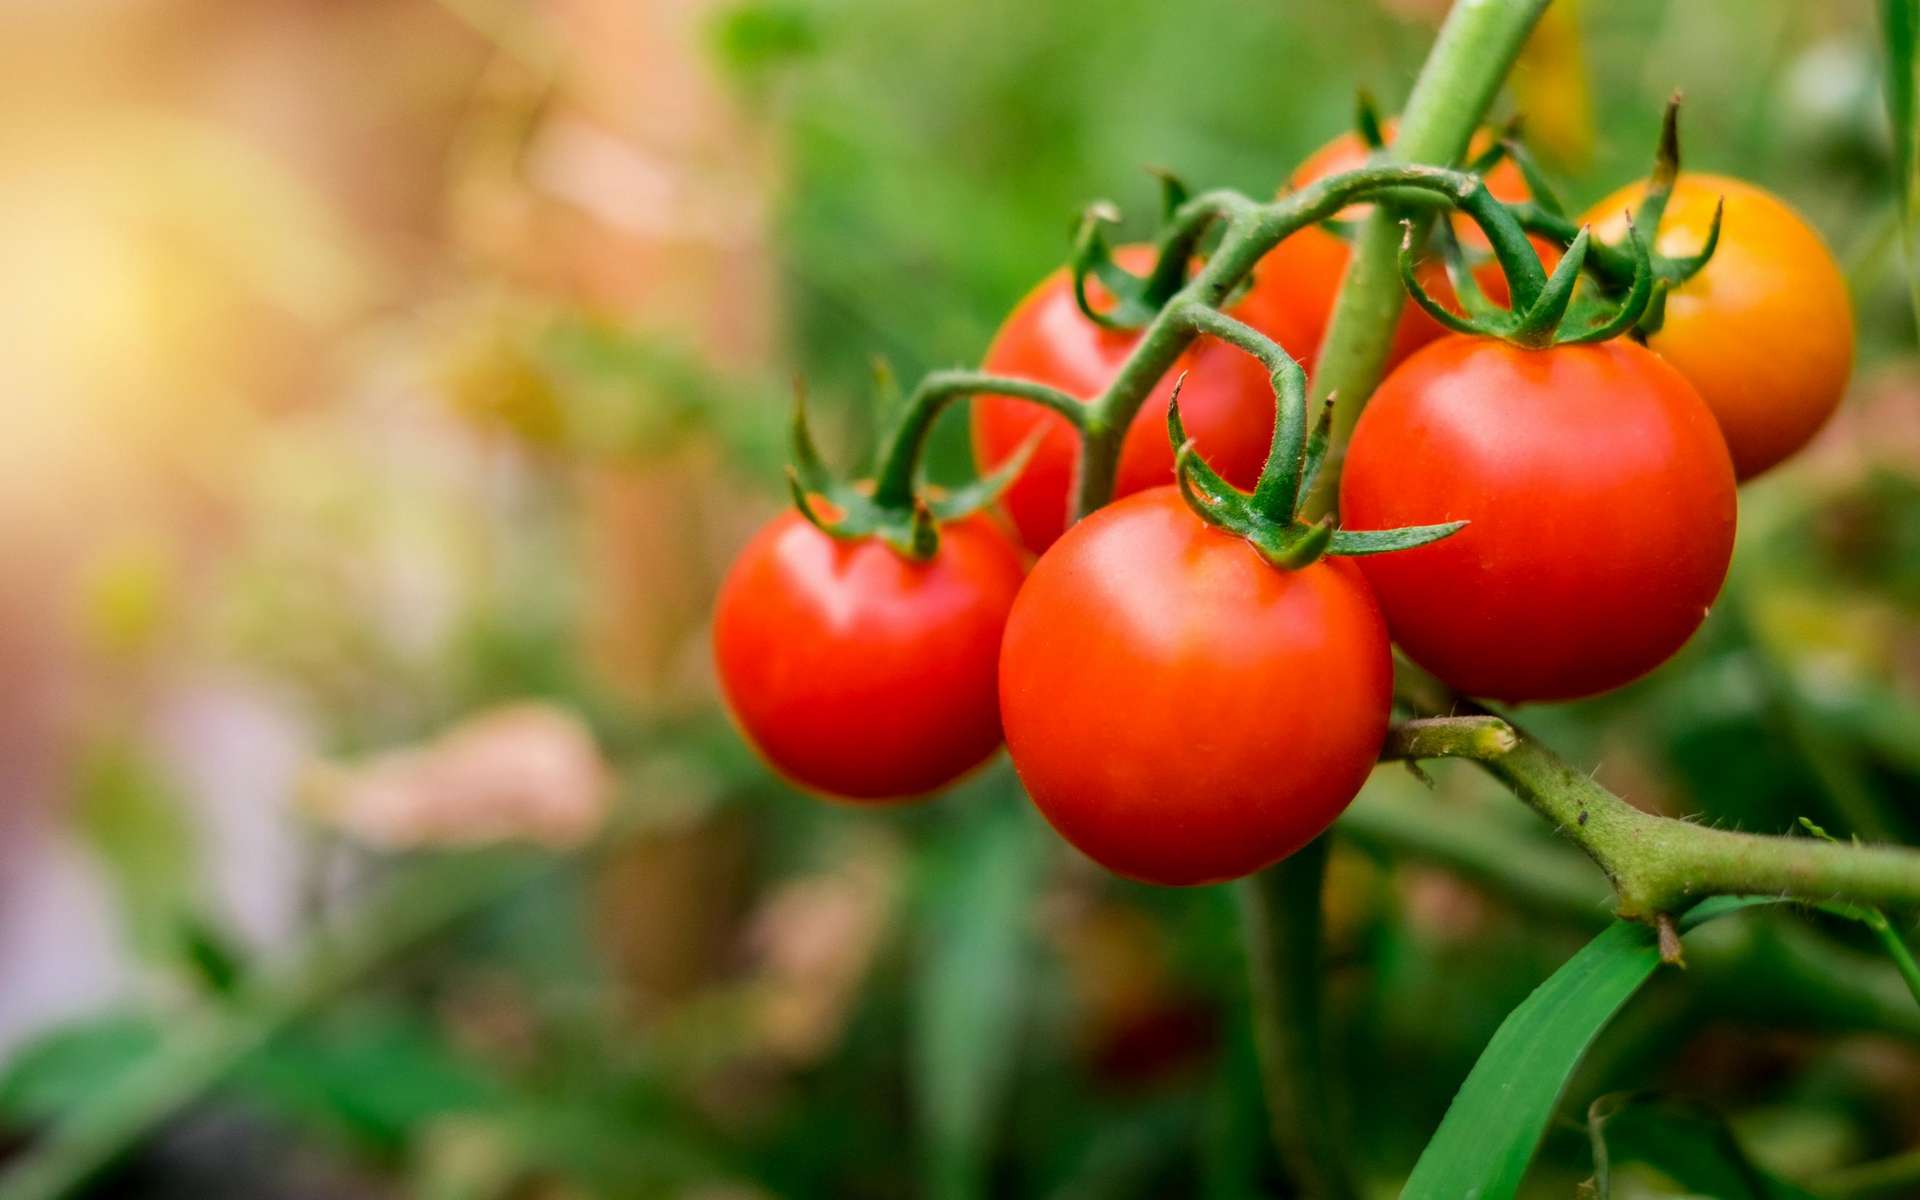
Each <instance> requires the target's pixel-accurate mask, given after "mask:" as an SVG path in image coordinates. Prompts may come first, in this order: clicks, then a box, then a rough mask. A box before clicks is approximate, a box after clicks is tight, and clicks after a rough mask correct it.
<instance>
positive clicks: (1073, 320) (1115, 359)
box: [973, 246, 1308, 553]
mask: <svg viewBox="0 0 1920 1200" xmlns="http://www.w3.org/2000/svg"><path fill="white" fill-rule="evenodd" d="M1153 254H1154V251H1153V248H1152V247H1150V246H1122V247H1120V248H1119V249H1118V250H1117V251H1115V254H1114V257H1115V259H1116V260H1117V261H1118V262H1119V263H1120V264H1121V265H1122V266H1124V267H1126V268H1127V269H1128V270H1131V271H1135V272H1139V273H1144V272H1146V271H1147V270H1149V269H1150V268H1151V267H1152V265H1153ZM1096 302H1097V298H1096ZM1236 315H1238V316H1240V317H1241V319H1243V320H1245V321H1247V323H1248V324H1250V325H1253V326H1254V327H1255V328H1256V329H1259V330H1260V331H1261V332H1263V333H1265V334H1266V335H1267V336H1269V337H1271V338H1273V339H1274V340H1275V341H1277V342H1279V343H1280V344H1281V345H1282V346H1284V347H1286V348H1287V349H1288V350H1289V351H1291V352H1293V353H1296V354H1298V353H1301V352H1302V351H1301V349H1300V348H1301V347H1304V346H1306V345H1307V344H1308V343H1307V341H1306V340H1305V339H1304V338H1303V337H1302V335H1301V334H1300V333H1299V332H1298V331H1297V330H1295V329H1294V328H1293V327H1292V326H1291V325H1290V324H1289V323H1288V318H1287V317H1286V316H1285V315H1284V314H1277V315H1276V314H1271V313H1268V312H1266V311H1265V310H1260V311H1253V310H1247V311H1239V310H1236ZM1139 340H1140V335H1139V333H1138V332H1137V331H1117V330H1111V329H1104V328H1102V327H1101V326H1099V325H1097V324H1095V323H1094V322H1092V321H1090V320H1088V319H1087V317H1086V314H1085V313H1082V312H1081V311H1080V309H1079V306H1078V305H1076V304H1075V303H1074V298H1073V281H1072V278H1071V277H1070V276H1069V275H1068V273H1067V272H1066V271H1065V270H1064V269H1063V270H1060V271H1056V272H1054V273H1053V274H1051V275H1049V276H1047V278H1046V279H1045V280H1043V281H1042V282H1041V284H1040V286H1039V287H1037V288H1035V289H1034V290H1033V291H1032V292H1031V293H1029V294H1028V296H1027V298H1026V299H1024V300H1022V301H1021V302H1020V304H1019V306H1018V307H1017V308H1015V309H1014V310H1013V314H1012V315H1011V316H1009V317H1008V318H1007V320H1006V323H1005V324H1004V325H1002V326H1001V327H1000V332H999V333H998V334H996V335H995V337H994V340H993V345H992V346H991V347H990V348H989V349H988V350H987V357H986V363H985V369H986V370H988V371H991V372H994V373H996V374H1001V375H1015V376H1019V377H1021V378H1025V379H1033V380H1038V381H1039V382H1041V383H1046V384H1051V385H1053V386H1054V387H1057V388H1060V389H1062V390H1063V391H1067V392H1070V393H1072V394H1073V395H1075V396H1079V397H1081V398H1082V399H1084V400H1089V401H1090V400H1092V399H1094V398H1095V397H1097V396H1098V395H1099V394H1100V393H1101V392H1102V391H1103V390H1104V389H1105V388H1106V386H1107V384H1108V383H1110V382H1112V380H1113V377H1114V375H1115V374H1117V373H1118V372H1119V370H1120V366H1121V364H1122V363H1124V362H1125V361H1126V359H1127V355H1128V354H1130V353H1132V351H1133V347H1134V344H1135V343H1136V342H1138V341H1139ZM1183 371H1184V372H1186V376H1187V379H1186V384H1185V385H1184V386H1183V387H1182V389H1181V391H1180V413H1181V416H1182V417H1184V418H1185V420H1186V425H1187V430H1188V431H1189V432H1190V433H1191V434H1192V435H1193V439H1194V442H1195V446H1196V448H1197V449H1198V450H1199V452H1200V456H1201V457H1202V458H1204V459H1205V460H1206V461H1207V462H1208V463H1209V464H1211V465H1212V466H1213V468H1214V469H1215V470H1216V471H1219V472H1220V473H1221V474H1222V475H1225V476H1226V477H1227V478H1228V479H1229V480H1232V481H1233V482H1234V483H1236V484H1238V485H1240V486H1242V487H1249V488H1250V487H1252V486H1253V484H1254V481H1255V479H1257V478H1258V477H1259V474H1260V465H1261V463H1262V462H1264V461H1265V460H1266V455H1267V448H1268V445H1269V443H1270V442H1271V441H1272V440H1273V386H1272V384H1271V383H1269V382H1268V380H1267V373H1266V370H1265V368H1263V367H1262V366H1261V365H1260V364H1259V363H1258V362H1256V361H1254V360H1253V358H1251V357H1250V356H1248V355H1247V354H1245V353H1243V352H1242V351H1239V350H1236V349H1234V348H1233V347H1231V346H1228V345H1226V344H1225V343H1223V342H1219V341H1215V340H1214V339H1213V338H1201V339H1200V340H1199V341H1198V342H1196V343H1194V345H1193V347H1192V348H1191V349H1189V350H1188V351H1187V352H1186V353H1185V354H1184V355H1182V356H1181V358H1180V361H1179V362H1178V363H1176V364H1175V366H1174V368H1173V369H1172V370H1171V371H1169V372H1168V373H1167V375H1166V377H1165V378H1163V379H1162V380H1161V381H1160V384H1159V386H1158V387H1156V388H1155V389H1154V391H1153V394H1152V395H1151V396H1149V397H1148V398H1147V401H1146V403H1144V404H1142V405H1141V406H1140V411H1139V412H1138V413H1137V414H1135V416H1134V420H1133V423H1132V425H1130V426H1129V427H1128V429H1127V436H1126V439H1125V441H1124V442H1123V443H1122V445H1121V451H1120V466H1119V472H1118V474H1117V476H1116V479H1115V486H1114V495H1115V496H1125V495H1130V494H1131V493H1133V492H1137V491H1140V490H1141V489H1143V488H1149V487H1154V486H1157V485H1159V484H1163V483H1171V482H1172V481H1173V448H1172V447H1171V446H1170V445H1168V443H1167V399H1168V397H1169V396H1171V395H1172V392H1173V381H1174V380H1175V379H1176V378H1178V377H1179V375H1180V374H1181V372H1183ZM1043 424H1044V425H1045V426H1046V427H1047V430H1048V432H1047V433H1046V435H1045V437H1044V438H1043V439H1042V441H1041V443H1040V445H1039V447H1038V448H1037V449H1036V450H1035V452H1034V455H1033V458H1032V459H1031V460H1030V461H1029V462H1028V464H1027V468H1026V470H1024V471H1023V472H1021V474H1020V478H1018V479H1017V480H1015V481H1014V483H1013V486H1012V487H1010V488H1008V489H1007V490H1006V492H1005V493H1004V494H1003V495H1002V497H1001V505H1002V507H1004V508H1005V510H1006V512H1007V515H1008V516H1009V517H1011V518H1012V520H1013V524H1014V527H1015V528H1016V529H1017V530H1018V531H1019V533H1020V539H1021V541H1023V542H1025V543H1026V545H1027V547H1028V548H1029V549H1031V550H1033V551H1034V552H1035V553H1039V552H1040V551H1042V550H1045V549H1046V548H1047V547H1048V546H1050V545H1052V544H1053V540H1054V539H1055V538H1057V537H1059V536H1060V533H1061V531H1062V530H1063V529H1065V528H1066V523H1067V507H1068V503H1069V500H1070V498H1071V490H1072V487H1073V474H1074V467H1075V464H1076V463H1077V462H1078V461H1079V457H1080V443H1079V440H1078V438H1077V436H1076V435H1075V433H1074V431H1073V429H1072V428H1071V427H1070V426H1069V425H1068V424H1067V422H1066V420H1065V419H1063V418H1062V417H1060V416H1058V415H1057V414H1055V413H1051V412H1048V411H1047V410H1045V409H1043V408H1041V407H1039V406H1038V405H1035V404H1030V403H1028V402H1026V401H1024V400H1015V399H1013V398H1011V397H1007V396H980V397H976V398H975V400H974V402H973V453H974V459H975V461H976V463H977V464H978V466H979V468H980V472H981V473H982V474H986V473H987V472H989V471H991V470H992V469H993V468H994V467H996V466H998V465H999V464H1000V463H1002V462H1004V461H1005V460H1006V459H1007V458H1008V457H1010V456H1011V455H1012V454H1013V453H1014V452H1015V451H1017V450H1018V449H1020V447H1021V446H1022V445H1024V444H1025V443H1026V441H1027V439H1028V438H1029V437H1031V436H1032V435H1033V430H1034V429H1035V427H1037V426H1040V425H1043Z"/></svg>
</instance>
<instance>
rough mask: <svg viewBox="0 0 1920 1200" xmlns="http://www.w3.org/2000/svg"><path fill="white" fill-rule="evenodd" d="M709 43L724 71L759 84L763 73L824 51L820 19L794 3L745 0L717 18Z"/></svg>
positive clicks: (719, 14)
mask: <svg viewBox="0 0 1920 1200" xmlns="http://www.w3.org/2000/svg"><path fill="white" fill-rule="evenodd" d="M709 39H710V44H711V45H712V47H713V52H714V54H715V56H716V57H718V58H719V60H720V65H721V66H722V67H724V68H726V69H727V70H728V71H729V72H732V73H733V74H735V75H738V76H741V77H743V78H744V79H745V80H746V81H748V82H749V83H757V82H758V80H757V79H756V76H758V75H760V74H761V73H763V72H765V71H767V70H769V69H772V68H777V67H780V66H783V65H785V64H787V63H791V62H793V61H795V60H796V59H802V58H806V57H807V56H809V55H811V54H812V53H814V51H816V50H818V49H819V48H820V27H819V18H818V16H817V15H816V14H815V12H814V10H812V9H811V8H809V7H808V6H807V5H804V4H798V3H794V2H793V0H744V2H743V3H738V4H733V5H730V6H728V7H727V8H724V9H722V10H721V11H720V12H719V13H717V14H716V15H715V17H714V20H713V24H712V26H711V29H710V32H709Z"/></svg>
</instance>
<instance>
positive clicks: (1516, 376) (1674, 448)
mask: <svg viewBox="0 0 1920 1200" xmlns="http://www.w3.org/2000/svg"><path fill="white" fill-rule="evenodd" d="M1734 509H1735V500H1734V482H1733V468H1732V464H1731V463H1729V462H1728V459H1727V450H1726V444H1725V443H1724V442H1723V441H1721V439H1720V436H1719V430H1718V429H1717V428H1716V427H1715V426H1714V423H1713V415H1712V414H1711V413H1709V412H1708V411H1707V408H1706V405H1705V404H1703V403H1702V402H1701V400H1700V397H1699V396H1698V394H1696V393H1695V392H1694V390H1693V387H1692V385H1690V384H1688V383H1687V381H1686V379H1685V378H1683V377H1682V376H1681V375H1680V373H1679V372H1678V371H1676V370H1674V369H1673V368H1672V367H1670V366H1668V365H1667V364H1666V363H1665V362H1663V361H1661V359H1660V358H1659V356H1657V355H1655V354H1653V353H1652V352H1651V351H1649V350H1646V349H1645V348H1643V347H1641V346H1638V345H1635V344H1633V343H1632V342H1628V341H1624V340H1622V341H1612V342H1606V343H1602V344H1600V345H1596V346H1558V347H1554V348H1553V349H1549V350H1522V349H1517V348H1515V347H1513V346H1510V345H1507V344H1506V343H1504V342H1498V341H1493V340H1489V339H1484V338H1465V337H1450V338H1447V339H1445V340H1443V341H1439V342H1436V343H1434V344H1433V345H1431V346H1429V347H1427V348H1426V349H1424V350H1422V351H1420V352H1419V353H1418V354H1416V355H1414V356H1413V357H1412V358H1410V359H1408V360H1407V361H1406V362H1405V363H1404V364H1402V365H1401V367H1400V369H1399V370H1397V371H1395V372H1394V373H1393V374H1392V375H1390V376H1388V377H1387V380H1386V382H1385V383H1383V384H1382V385H1381V387H1380V390H1379V391H1378V392H1376V393H1375V394H1374V397H1373V400H1372V402H1371V403H1370V404H1369V405H1368V406H1367V409H1366V411H1365V412H1364V413H1362V414H1361V416H1360V423H1359V425H1358V426H1357V427H1356V428H1355V430H1354V434H1353V440H1352V443H1351V445H1350V446H1349V447H1348V451H1347V462H1346V470H1345V472H1344V474H1343V476H1342V478H1341V484H1340V512H1341V516H1342V519H1343V524H1344V525H1345V527H1346V528H1349V529H1386V528H1390V527H1393V526H1399V525H1416V524H1426V523H1431V522H1438V521H1456V520H1465V521H1468V522H1470V524H1468V525H1467V527H1466V528H1465V529H1462V530H1461V531H1460V532H1458V533H1456V534H1454V535H1453V536H1452V537H1450V538H1447V539H1446V540H1445V541H1441V542H1435V543H1433V544H1432V545H1428V546H1422V547H1419V548H1418V549H1414V550H1404V551H1400V552H1398V553H1395V554H1382V555H1378V556H1375V557H1371V558H1366V559H1363V560H1360V564H1361V570H1362V571H1364V572H1365V573H1366V577H1367V581H1368V582H1369V583H1371V584H1372V585H1373V590H1374V594H1375V595H1376V596H1377V597H1378V598H1379V601H1380V607H1381V609H1382V610H1383V611H1384V612H1385V613H1386V616H1387V625H1388V627H1389V628H1390V629H1392V630H1393V636H1394V640H1395V641H1397V642H1398V643H1399V644H1400V648H1401V649H1402V650H1404V651H1406V653H1407V654H1408V655H1409V656H1411V657H1412V658H1413V660H1414V661H1415V662H1417V663H1419V664H1420V665H1421V666H1423V667H1425V668H1426V669H1427V670H1429V671H1432V672H1433V673H1434V674H1435V675H1438V676H1439V677H1440V678H1441V679H1443V680H1445V681H1446V682H1447V683H1449V684H1451V685H1452V686H1453V687H1455V688H1457V689H1459V690H1460V691H1463V692H1466V693H1468V694H1470V695H1476V696H1488V697H1493V698H1496V699H1501V700H1559V699H1567V698H1570V697H1574V696H1585V695H1590V694H1592V693H1594V692H1602V691H1606V690H1607V689H1609V688H1613V687H1618V686H1619V685H1621V684H1623V683H1626V682H1628V681H1629V680H1631V679H1635V678H1637V677H1638V676H1640V675H1642V674H1644V673H1646V672H1647V671H1650V670H1652V669H1653V668H1654V667H1656V666H1658V665H1660V663H1662V662H1664V661H1665V660H1666V659H1667V658H1668V657H1669V656H1670V655H1672V654H1673V652H1674V651H1676V650H1678V649H1679V648H1680V646H1681V645H1682V643H1684V642H1685V641H1686V640H1687V638H1688V637H1689V636H1691V635H1692V633H1693V631H1694V629H1695V628H1697V627H1698V626H1699V624H1700V622H1701V620H1702V619H1704V617H1705V616H1706V611H1707V606H1708V605H1709V604H1711V603H1713V599H1714V597H1715V596H1716V595H1718V594H1719V591H1720V584H1721V582H1722V580H1723V579H1725V577H1726V573H1727V562H1728V559H1729V558H1730V557H1731V555H1732V553H1733V531H1734Z"/></svg>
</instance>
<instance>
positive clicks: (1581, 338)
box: [1400, 222, 1654, 349]
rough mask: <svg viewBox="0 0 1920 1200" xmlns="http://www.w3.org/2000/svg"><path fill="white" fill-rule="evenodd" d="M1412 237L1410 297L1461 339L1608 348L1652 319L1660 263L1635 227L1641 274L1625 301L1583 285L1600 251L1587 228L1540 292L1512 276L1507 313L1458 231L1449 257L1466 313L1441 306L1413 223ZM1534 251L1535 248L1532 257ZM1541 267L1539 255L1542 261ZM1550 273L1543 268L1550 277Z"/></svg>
mask: <svg viewBox="0 0 1920 1200" xmlns="http://www.w3.org/2000/svg"><path fill="white" fill-rule="evenodd" d="M1406 230H1407V234H1406V238H1405V239H1404V240H1403V241H1402V242H1401V244H1400V280H1401V282H1402V284H1404V285H1405V287H1406V289H1407V295H1408V296H1410V297H1411V298H1412V299H1413V302H1414V303H1415V304H1418V305H1419V306H1420V307H1421V308H1422V309H1424V310H1426V312H1427V314H1428V315H1429V316H1431V317H1432V318H1433V319H1434V320H1435V321H1438V322H1439V323H1440V324H1441V325H1443V326H1444V327H1446V328H1448V329H1451V330H1453V331H1454V332H1455V333H1464V334H1470V335H1473V336H1476V337H1492V338H1499V339H1500V340H1502V341H1507V342H1512V343H1513V344H1515V345H1517V346H1525V347H1528V348H1530V349H1539V348H1543V347H1546V346H1555V345H1567V344H1578V343H1585V342H1603V341H1606V340H1607V339H1608V338H1613V337H1618V336H1620V335H1621V334H1623V333H1626V332H1627V331H1628V330H1630V329H1632V328H1634V326H1635V325H1636V324H1638V323H1639V321H1640V319H1641V318H1642V317H1643V316H1645V315H1646V311H1647V307H1648V305H1649V303H1650V302H1651V301H1652V299H1653V293H1654V274H1653V263H1652V261H1651V259H1650V256H1649V255H1648V252H1647V244H1646V242H1645V240H1643V239H1642V238H1641V237H1640V235H1639V232H1638V231H1637V229H1635V228H1634V227H1633V225H1632V224H1631V222H1629V225H1628V232H1627V241H1628V243H1629V244H1630V245H1631V247H1632V249H1633V255H1634V272H1633V277H1632V282H1631V283H1630V284H1629V285H1628V288H1627V293H1626V295H1625V296H1623V297H1621V298H1620V299H1619V300H1618V301H1613V300H1610V299H1608V298H1606V297H1604V296H1599V295H1596V294H1595V291H1596V290H1597V289H1591V288H1589V289H1583V288H1581V287H1580V286H1579V283H1580V279H1581V270H1582V268H1583V267H1585V265H1586V263H1587V258H1588V254H1589V252H1590V251H1591V249H1592V245H1593V235H1592V232H1591V231H1590V230H1589V229H1587V228H1586V227H1585V226H1582V227H1581V228H1580V230H1579V231H1578V232H1577V233H1575V234H1574V236H1573V239H1572V241H1571V242H1570V243H1569V244H1568V245H1567V249H1566V252H1565V253H1564V254H1562V255H1561V256H1560V261H1559V262H1558V263H1556V264H1555V265H1554V268H1553V273H1552V274H1550V275H1547V276H1546V278H1545V282H1544V283H1543V284H1542V285H1540V286H1538V287H1529V286H1524V284H1523V281H1522V280H1519V279H1515V278H1513V277H1511V276H1509V278H1508V291H1509V294H1510V295H1511V296H1512V297H1513V304H1512V307H1510V308H1502V307H1500V306H1499V305H1497V304H1495V303H1494V302H1493V301H1492V300H1490V299H1488V298H1487V295H1486V293H1485V292H1483V291H1481V289H1480V285H1479V282H1478V281H1477V280H1476V279H1475V278H1474V274H1473V270H1472V267H1471V266H1470V265H1469V264H1468V263H1467V261H1466V256H1465V254H1464V253H1463V252H1462V251H1461V249H1460V242H1459V239H1458V238H1457V237H1455V236H1454V233H1453V229H1452V227H1451V226H1450V225H1448V224H1445V223H1443V224H1442V225H1441V227H1440V242H1441V251H1442V255H1443V257H1444V259H1445V262H1446V265H1447V276H1448V278H1449V279H1450V280H1451V281H1452V282H1453V290H1454V294H1455V295H1456V296H1458V297H1459V299H1460V305H1461V307H1462V308H1463V309H1465V313H1464V315H1463V314H1462V313H1457V312H1455V311H1454V310H1453V309H1451V308H1448V307H1447V306H1446V305H1444V304H1442V303H1440V302H1439V301H1438V300H1435V299H1434V298H1433V296H1432V295H1431V294H1430V293H1429V292H1428V291H1427V289H1426V288H1425V287H1424V286H1422V285H1421V283H1420V280H1419V278H1418V277H1417V276H1416V274H1415V266H1416V258H1415V254H1414V227H1413V224H1412V222H1407V224H1406ZM1526 252H1527V253H1528V254H1529V255H1533V254H1534V252H1533V250H1532V248H1531V247H1529V248H1528V249H1527V251H1526ZM1534 259H1535V261H1536V262H1538V256H1537V255H1534ZM1544 269H1545V268H1542V271H1544Z"/></svg>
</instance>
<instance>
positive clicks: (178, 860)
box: [75, 737, 199, 960]
mask: <svg viewBox="0 0 1920 1200" xmlns="http://www.w3.org/2000/svg"><path fill="white" fill-rule="evenodd" d="M77 790H78V801H79V802H78V804H77V805H76V808H75V816H76V818H77V819H76V827H77V828H78V829H79V831H80V834H81V836H82V837H84V838H85V839H86V841H87V844H88V845H89V846H91V847H92V848H93V850H94V852H95V853H96V854H98V855H99V856H100V860H101V862H102V863H103V864H104V865H105V866H106V868H107V871H108V874H109V876H110V877H111V879H112V880H113V884H114V887H115V889H116V891H117V892H118V893H119V899H120V911H121V917H122V919H123V920H124V921H125V923H126V928H127V931H128V935H129V937H130V938H131V940H132V942H133V946H134V949H135V950H136V951H138V952H139V953H140V954H142V955H144V956H146V957H148V958H151V959H156V960H171V959H173V958H175V957H176V956H178V955H181V954H183V953H186V952H187V947H186V945H185V944H184V942H183V937H184V934H185V924H186V922H187V921H188V920H189V918H190V915H191V913H192V910H193V909H194V908H195V906H196V903H197V891H196V884H195V881H196V880H197V879H198V878H199V871H198V869H197V862H198V859H197V853H196V851H197V847H196V846H195V844H194V838H193V832H192V829H191V828H190V827H189V825H188V823H187V820H186V816H185V814H184V813H183V812H182V811H181V807H180V799H179V796H178V795H177V794H176V792H175V790H174V786H173V783H172V781H171V780H169V779H168V778H167V777H166V774H165V772H164V771H163V770H162V768H161V767H160V765H159V764H158V763H156V762H155V761H154V760H153V759H152V758H151V757H150V756H149V755H148V754H147V753H146V752H145V751H144V750H142V749H141V748H140V747H139V746H138V745H136V744H135V743H134V742H133V741H132V740H131V739H129V738H124V737H109V738H106V739H103V740H101V741H99V742H96V743H95V744H94V745H92V746H91V747H89V748H88V750H87V752H86V754H85V756H84V758H83V759H82V761H81V764H80V770H79V772H78V784H77Z"/></svg>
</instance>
